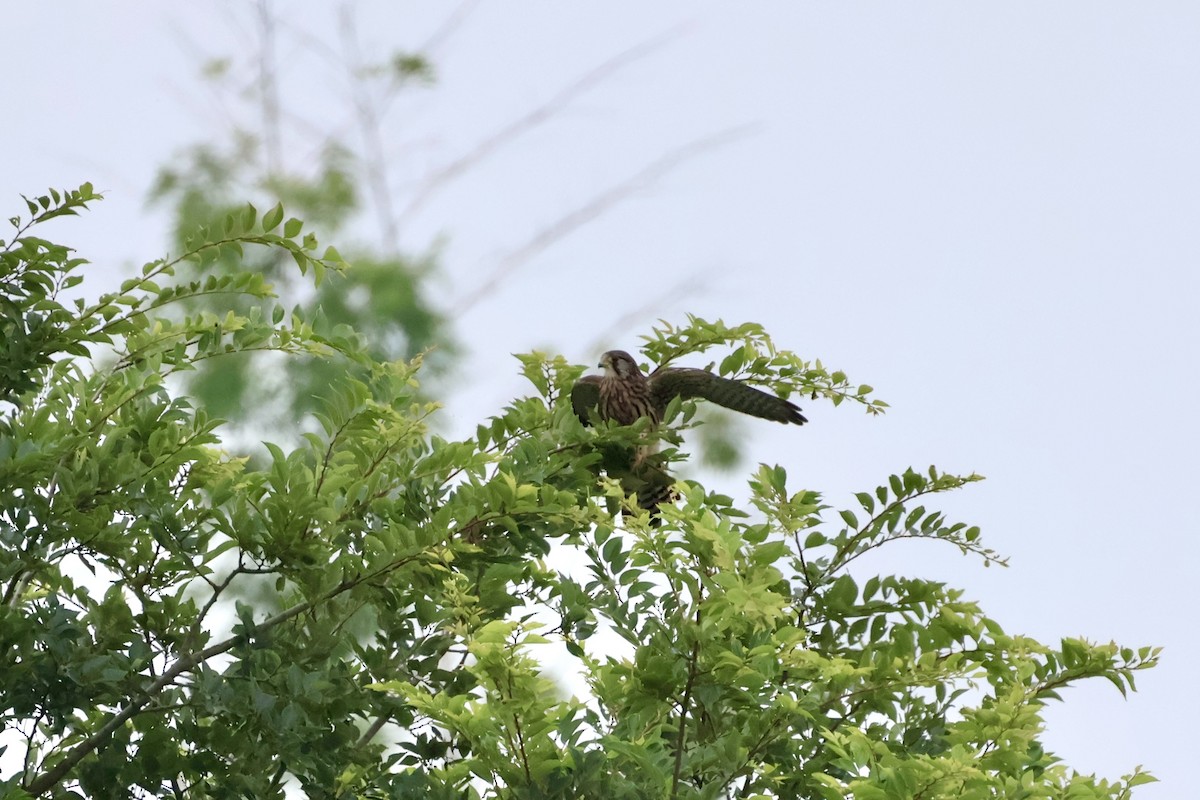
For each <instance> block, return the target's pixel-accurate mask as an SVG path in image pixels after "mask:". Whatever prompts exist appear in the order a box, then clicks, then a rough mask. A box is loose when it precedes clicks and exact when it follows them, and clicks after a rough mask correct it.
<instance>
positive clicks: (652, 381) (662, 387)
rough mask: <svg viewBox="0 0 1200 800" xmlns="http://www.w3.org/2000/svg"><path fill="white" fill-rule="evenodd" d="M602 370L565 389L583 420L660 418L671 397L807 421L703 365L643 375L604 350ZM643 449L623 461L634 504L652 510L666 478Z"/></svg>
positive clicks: (623, 357)
mask: <svg viewBox="0 0 1200 800" xmlns="http://www.w3.org/2000/svg"><path fill="white" fill-rule="evenodd" d="M600 366H601V367H603V368H604V374H603V375H585V376H583V377H582V378H580V379H579V381H578V382H577V383H576V384H575V386H574V387H572V389H571V406H572V408H574V409H575V414H576V415H577V416H578V417H579V419H580V420H582V421H583V423H584V424H585V425H587V424H589V422H590V419H589V417H590V415H591V413H592V411H593V410H595V412H596V413H597V414H598V415H599V417H600V418H601V419H605V420H612V421H613V422H617V423H619V424H621V425H631V424H633V423H634V422H636V421H637V420H638V419H640V418H641V417H649V418H650V420H651V423H652V424H654V425H658V424H659V423H660V422H662V418H663V414H664V413H665V412H666V410H667V406H668V405H669V404H670V402H671V400H672V399H674V398H676V397H680V398H683V399H685V400H687V399H692V398H700V399H704V400H711V401H713V402H714V403H717V404H718V405H722V406H725V407H726V408H729V409H732V410H734V411H740V412H742V413H743V414H750V415H751V416H755V417H762V418H763V419H769V420H774V421H775V422H782V423H784V424H787V423H794V424H796V425H803V424H804V423H805V422H807V421H808V420H807V419H805V418H804V416H803V415H802V414H801V413H800V409H799V408H797V407H796V406H795V405H794V404H793V403H790V402H788V401H787V400H784V399H783V398H782V397H776V396H775V395H773V394H768V393H767V392H764V391H761V390H759V389H755V388H754V387H753V386H749V385H747V384H745V383H742V382H741V381H736V380H731V379H729V378H722V377H721V376H719V375H714V374H712V373H711V372H709V371H708V370H703V369H690V368H686V367H659V368H658V369H656V370H655V371H654V372H652V373H650V374H649V375H644V374H643V373H642V371H641V370H640V369H639V368H638V365H637V362H636V361H634V360H633V356H631V355H629V353H626V352H625V351H624V350H609V351H608V352H607V353H605V354H604V355H603V356H601V358H600ZM646 455H647V451H646V450H645V449H642V450H639V452H638V453H637V454H636V455H635V457H634V459H633V463H631V464H630V465H629V472H630V476H629V477H630V478H632V480H625V479H623V481H622V482H623V483H626V484H631V485H632V486H633V489H634V490H636V492H637V497H638V505H639V506H641V507H642V508H644V509H647V510H648V511H650V512H651V513H652V514H653V512H654V511H655V510H656V509H657V508H658V506H659V504H660V503H663V502H665V501H667V500H669V499H670V483H671V479H670V477H669V476H668V475H667V474H666V473H665V472H663V470H662V469H661V468H660V467H655V466H652V465H650V464H647V463H646V461H645V457H646Z"/></svg>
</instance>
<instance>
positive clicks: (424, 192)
mask: <svg viewBox="0 0 1200 800" xmlns="http://www.w3.org/2000/svg"><path fill="white" fill-rule="evenodd" d="M679 33H680V29H678V28H676V29H674V30H670V31H667V32H666V33H663V34H660V35H658V36H655V37H654V38H652V39H648V40H647V41H645V42H642V43H641V44H638V45H634V46H633V47H631V48H629V49H628V50H625V51H623V52H621V53H618V54H617V55H615V56H613V57H612V58H610V59H609V60H608V61H605V62H604V63H603V64H601V65H600V66H598V67H596V68H595V69H592V70H591V71H590V72H588V73H586V74H585V75H583V77H581V78H578V79H577V80H576V81H575V82H574V83H572V84H570V85H569V86H567V87H565V88H563V89H561V90H560V91H559V92H558V93H557V94H555V95H554V96H553V97H551V98H550V99H549V100H547V101H546V102H545V103H543V104H542V105H540V106H538V107H537V108H535V109H533V110H532V111H530V112H529V113H527V114H526V115H525V116H523V117H521V118H519V119H517V120H515V121H514V122H512V123H510V124H508V125H507V126H505V127H504V128H501V129H500V130H499V131H497V132H496V133H494V134H492V135H491V136H490V137H488V138H487V139H484V140H483V141H482V142H480V143H479V144H477V145H476V146H475V147H474V148H473V149H472V150H471V151H470V152H469V153H467V154H466V155H464V156H461V157H460V158H457V159H455V160H454V161H451V162H450V163H448V164H446V165H445V166H443V167H442V168H441V169H438V170H435V171H434V172H433V173H432V174H430V175H429V176H428V177H426V178H425V179H424V180H423V181H422V182H421V183H420V184H419V185H418V186H417V188H416V191H415V192H414V193H413V196H412V198H411V199H410V200H409V201H408V205H406V206H405V207H404V209H403V210H402V211H401V212H400V216H399V220H400V223H401V224H403V223H404V222H406V221H407V220H408V219H410V218H411V217H412V216H413V215H414V214H416V213H417V212H418V211H419V210H420V209H421V208H422V207H423V206H424V205H425V204H426V203H428V202H429V200H430V199H432V198H433V197H434V195H436V194H437V193H438V192H439V191H440V190H441V189H442V188H443V187H445V186H446V185H447V184H448V183H450V182H452V181H453V180H455V179H456V178H458V177H459V176H460V175H462V174H463V173H464V172H466V171H467V170H469V169H470V168H471V167H473V166H475V165H476V164H478V163H479V162H480V161H483V160H484V159H486V158H487V157H488V156H490V155H492V154H493V153H495V152H496V151H497V150H499V149H500V148H501V147H503V146H504V145H506V144H508V143H509V142H512V141H513V140H515V139H517V138H519V137H520V136H522V135H523V134H525V133H528V132H529V131H531V130H533V129H534V128H536V127H538V126H539V125H541V124H542V123H544V122H546V121H548V120H550V119H553V118H554V116H555V115H557V114H558V112H560V111H561V110H562V109H563V108H565V107H566V106H568V105H570V104H571V103H572V102H573V101H574V100H576V99H577V98H578V97H580V96H582V95H584V94H586V93H587V92H589V91H591V90H592V89H594V88H595V87H597V86H599V85H600V84H602V83H603V82H604V81H606V80H607V79H608V78H610V77H611V76H612V75H614V74H616V73H617V72H619V71H620V70H622V69H624V68H625V67H627V66H629V65H630V64H632V63H634V62H636V61H640V60H641V59H643V58H646V57H647V56H649V55H651V54H653V53H655V52H657V51H658V50H660V49H662V47H663V46H664V45H666V44H667V43H668V42H670V41H672V40H674V39H675V38H677V37H678V36H679Z"/></svg>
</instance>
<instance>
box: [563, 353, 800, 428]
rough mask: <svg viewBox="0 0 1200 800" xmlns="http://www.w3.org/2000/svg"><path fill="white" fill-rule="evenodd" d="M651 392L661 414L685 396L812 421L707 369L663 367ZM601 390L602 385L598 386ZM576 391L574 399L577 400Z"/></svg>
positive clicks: (794, 408) (790, 419) (752, 412)
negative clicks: (675, 398)
mask: <svg viewBox="0 0 1200 800" xmlns="http://www.w3.org/2000/svg"><path fill="white" fill-rule="evenodd" d="M649 380H650V391H651V393H652V394H653V395H654V402H655V404H656V405H657V406H658V409H659V413H662V412H663V411H665V410H666V408H667V404H668V403H670V402H671V399H672V398H674V397H682V398H683V399H685V400H687V399H691V398H702V399H704V400H711V401H712V402H714V403H716V404H717V405H722V406H725V407H726V408H729V409H733V410H734V411H740V412H742V413H743V414H749V415H751V416H754V417H761V418H763V419H769V420H774V421H775V422H782V423H785V424H786V423H789V422H791V423H794V424H796V425H803V424H804V423H806V422H808V420H807V419H805V418H804V416H803V415H802V414H801V413H800V409H799V408H798V407H797V406H796V405H795V404H793V403H789V402H788V401H787V400H784V399H783V398H782V397H776V396H775V395H773V394H769V393H767V392H764V391H761V390H759V389H755V388H754V387H753V386H750V385H748V384H745V383H742V382H741V381H735V380H731V379H729V378H722V377H721V376H719V375H714V374H712V373H711V372H708V371H707V370H703V369H687V368H683V367H668V368H666V369H659V370H657V371H655V372H654V373H653V374H652V375H651V376H650V379H649ZM596 391H597V393H598V392H599V388H597V390H596ZM573 395H574V393H572V400H574V396H573Z"/></svg>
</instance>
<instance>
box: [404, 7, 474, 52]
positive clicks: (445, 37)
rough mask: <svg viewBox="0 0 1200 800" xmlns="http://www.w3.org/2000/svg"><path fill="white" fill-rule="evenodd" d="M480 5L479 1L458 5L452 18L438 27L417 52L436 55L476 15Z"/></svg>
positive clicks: (447, 18) (452, 13)
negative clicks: (468, 19) (468, 18)
mask: <svg viewBox="0 0 1200 800" xmlns="http://www.w3.org/2000/svg"><path fill="white" fill-rule="evenodd" d="M478 5H479V0H464V2H461V3H459V4H458V7H457V8H455V9H454V10H453V11H452V12H450V16H448V17H446V20H445V21H444V22H443V23H442V24H441V25H440V26H439V27H438V29H437V30H436V31H434V32H433V35H432V36H430V37H429V38H428V39H426V40H425V43H424V44H422V45H421V47H420V48H419V49H418V50H417V52H418V53H430V54H432V53H434V52H436V51H437V49H438V48H439V47H441V46H442V45H444V44H445V43H446V42H447V41H449V40H450V37H452V36H453V35H454V34H455V33H457V32H458V29H459V28H461V27H462V24H463V23H464V22H466V21H467V17H469V16H471V14H473V13H475V9H476V7H477V6H478Z"/></svg>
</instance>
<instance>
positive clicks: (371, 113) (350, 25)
mask: <svg viewBox="0 0 1200 800" xmlns="http://www.w3.org/2000/svg"><path fill="white" fill-rule="evenodd" d="M338 23H339V28H340V30H341V34H342V48H343V50H344V51H345V55H344V59H345V62H346V67H347V68H348V69H349V70H350V76H351V80H350V88H351V98H352V100H353V102H354V110H355V113H356V115H357V118H358V132H359V135H360V136H361V137H362V143H363V151H364V155H365V156H366V158H365V159H364V162H365V166H366V169H365V170H363V178H364V180H366V182H367V186H368V188H369V189H370V192H371V199H372V202H373V204H374V206H375V213H376V214H377V216H378V220H379V235H380V238H381V240H382V244H383V250H384V252H386V253H392V254H394V253H396V252H397V251H398V250H399V249H400V232H399V229H398V227H397V225H396V211H395V209H394V208H393V206H392V193H391V191H390V190H389V189H388V180H387V172H388V171H387V157H386V156H385V155H384V152H383V133H382V131H381V129H380V124H379V110H378V108H377V107H376V104H375V102H374V101H373V100H372V99H371V95H370V92H369V91H368V86H367V84H366V82H365V81H362V80H354V76H355V75H357V74H359V73H360V72H361V71H362V65H361V64H360V63H359V61H358V57H357V55H356V54H357V53H358V51H359V47H358V31H357V28H356V27H355V24H354V14H353V12H352V10H351V9H350V7H349V6H342V8H341V9H340V10H339V11H338Z"/></svg>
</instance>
